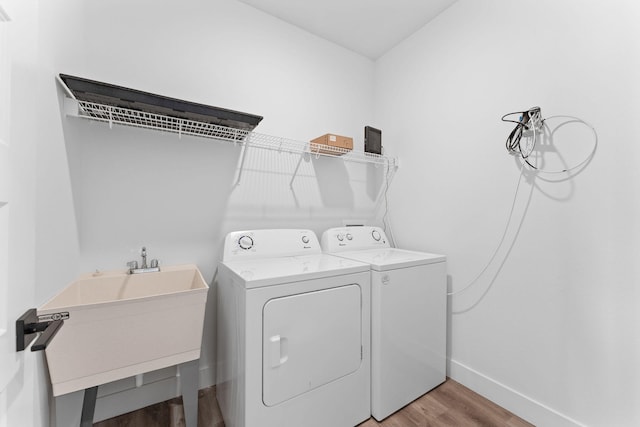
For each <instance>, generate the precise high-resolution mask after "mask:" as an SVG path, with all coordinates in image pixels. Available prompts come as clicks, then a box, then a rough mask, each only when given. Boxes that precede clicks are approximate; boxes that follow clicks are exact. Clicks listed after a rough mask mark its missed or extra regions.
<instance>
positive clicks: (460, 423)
mask: <svg viewBox="0 0 640 427" xmlns="http://www.w3.org/2000/svg"><path fill="white" fill-rule="evenodd" d="M138 426H141V427H182V426H184V418H183V411H182V399H181V398H176V399H172V400H169V401H167V402H162V403H158V404H156V405H152V406H149V407H146V408H143V409H140V410H138V411H135V412H130V413H128V414H124V415H120V416H118V417H115V418H111V419H109V420H105V421H101V422H99V423H95V424H94V427H138ZM377 426H382V427H432V426H433V427H440V426H443V427H444V426H455V427H473V426H483V427H484V426H486V427H500V426H505V427H531V426H533V424H529V423H528V422H526V421H524V420H522V419H521V418H518V417H517V416H515V415H513V414H512V413H511V412H509V411H507V410H505V409H504V408H501V407H500V406H498V405H496V404H495V403H493V402H491V401H489V400H487V399H485V398H484V397H482V396H480V395H479V394H477V393H474V392H473V391H471V390H469V389H468V388H466V387H464V386H463V385H461V384H459V383H457V382H455V381H453V380H452V379H447V381H446V382H445V383H444V384H442V385H440V386H439V387H437V388H436V389H434V390H432V391H430V392H429V393H427V394H425V395H424V396H422V397H420V398H418V399H416V400H415V401H413V402H412V403H410V404H409V405H407V406H405V407H404V408H402V409H401V410H399V411H398V412H396V413H395V414H393V415H391V416H389V417H388V418H386V419H384V420H383V421H382V422H377V421H376V420H374V419H373V418H370V419H369V420H367V421H365V422H363V423H362V424H359V425H358V426H357V427H377ZM198 427H224V423H223V421H222V417H221V416H220V409H219V408H218V402H217V401H216V396H215V387H211V388H207V389H204V390H200V392H199V394H198ZM300 427H304V426H300ZM327 427H331V426H327Z"/></svg>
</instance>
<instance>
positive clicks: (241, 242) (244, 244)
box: [238, 236, 253, 250]
mask: <svg viewBox="0 0 640 427" xmlns="http://www.w3.org/2000/svg"><path fill="white" fill-rule="evenodd" d="M238 246H240V248H241V249H244V250H247V249H251V248H252V247H253V239H252V238H251V237H250V236H242V237H240V238H239V239H238Z"/></svg>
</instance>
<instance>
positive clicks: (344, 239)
mask: <svg viewBox="0 0 640 427" xmlns="http://www.w3.org/2000/svg"><path fill="white" fill-rule="evenodd" d="M321 246H322V250H323V251H324V252H329V253H333V252H341V251H354V250H363V249H375V248H388V247H390V246H391V245H390V244H389V240H388V239H387V235H386V234H385V233H384V230H382V228H380V227H371V226H363V227H359V226H358V227H336V228H330V229H328V230H326V231H325V232H324V233H322V240H321Z"/></svg>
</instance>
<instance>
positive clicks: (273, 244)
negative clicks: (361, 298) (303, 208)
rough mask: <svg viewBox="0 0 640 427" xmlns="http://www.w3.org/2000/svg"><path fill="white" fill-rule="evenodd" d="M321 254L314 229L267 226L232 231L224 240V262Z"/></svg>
mask: <svg viewBox="0 0 640 427" xmlns="http://www.w3.org/2000/svg"><path fill="white" fill-rule="evenodd" d="M319 253H322V251H321V249H320V242H318V237H316V234H315V233H314V232H313V231H311V230H302V229H267V230H246V231H233V232H231V233H229V234H227V237H226V238H225V240H224V248H223V252H222V261H229V260H232V259H247V258H271V257H280V256H296V255H311V254H319Z"/></svg>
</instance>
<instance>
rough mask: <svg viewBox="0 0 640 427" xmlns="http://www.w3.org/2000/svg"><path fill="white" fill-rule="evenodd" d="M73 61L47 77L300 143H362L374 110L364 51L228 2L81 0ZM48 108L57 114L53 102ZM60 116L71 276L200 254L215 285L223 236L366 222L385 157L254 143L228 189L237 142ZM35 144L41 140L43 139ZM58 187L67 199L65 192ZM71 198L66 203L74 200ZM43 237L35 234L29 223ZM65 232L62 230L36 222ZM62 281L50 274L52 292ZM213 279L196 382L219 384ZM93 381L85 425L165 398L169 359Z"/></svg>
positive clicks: (65, 401)
mask: <svg viewBox="0 0 640 427" xmlns="http://www.w3.org/2000/svg"><path fill="white" fill-rule="evenodd" d="M81 20H82V22H83V29H82V30H81V32H80V33H79V34H80V35H79V36H78V37H80V38H81V39H82V43H83V44H82V46H83V48H82V51H81V52H80V53H79V56H80V59H81V60H79V61H76V62H75V63H74V62H72V61H69V60H67V61H66V62H62V60H60V63H59V64H58V66H57V68H56V69H55V70H52V74H53V73H60V72H61V73H66V74H71V75H77V76H80V77H86V78H91V79H95V80H100V81H104V82H109V83H113V84H118V85H122V86H127V87H132V88H136V89H139V90H144V91H149V92H154V93H159V94H162V95H166V96H171V97H175V98H180V99H185V100H189V101H194V102H200V103H204V104H209V105H215V106H220V107H224V108H231V109H236V110H240V111H245V112H248V113H253V114H259V115H263V116H264V120H263V121H262V122H261V123H260V125H259V126H258V127H257V128H256V131H258V132H260V133H264V134H270V135H276V136H283V137H288V138H292V139H297V140H302V141H308V140H309V139H311V138H314V137H316V136H319V135H322V134H324V133H327V132H333V133H338V134H342V135H348V136H352V137H353V138H354V144H355V147H356V148H355V149H357V150H362V149H363V148H362V144H363V127H364V126H365V125H375V123H373V122H372V118H373V71H374V65H373V62H372V61H370V60H368V59H366V58H364V57H362V56H359V55H357V54H354V53H352V52H349V51H347V50H345V49H343V48H341V47H338V46H337V45H334V44H331V43H328V42H326V41H324V40H322V39H319V38H317V37H315V36H312V35H310V34H308V33H306V32H304V31H302V30H300V29H298V28H296V27H293V26H291V25H288V24H285V23H284V22H282V21H279V20H277V19H275V18H273V17H270V16H268V15H265V14H264V13H262V12H259V11H257V10H255V9H253V8H251V7H248V6H246V5H244V4H242V3H239V2H236V1H235V0H218V1H214V2H205V1H196V0H191V1H186V2H163V3H162V6H161V7H159V6H158V3H157V2H155V1H152V0H144V1H136V2H129V1H125V0H117V1H110V2H89V3H85V4H84V13H83V15H82V18H81ZM58 113H59V111H58ZM59 114H60V119H59V120H60V121H61V123H62V130H63V132H64V139H65V144H64V146H58V145H56V146H55V147H49V148H48V149H47V150H48V151H47V153H48V155H50V156H51V158H52V166H51V167H53V168H56V169H57V168H68V170H67V172H68V174H69V177H68V180H69V183H70V184H69V183H61V184H60V186H59V188H56V189H51V193H49V194H47V195H46V196H43V198H44V199H46V200H59V201H60V202H61V204H62V209H63V212H65V215H66V216H67V218H68V219H74V221H75V226H76V228H77V233H78V234H77V239H78V240H77V243H78V247H79V260H78V262H77V265H76V268H77V272H78V273H80V272H86V271H94V270H95V269H100V270H109V269H119V268H124V266H125V263H126V262H127V261H129V260H131V259H137V258H139V250H140V247H141V246H143V245H146V246H147V252H148V254H149V257H150V258H158V259H159V260H160V264H161V265H168V264H179V263H196V264H197V265H198V267H199V268H200V270H201V271H202V273H203V275H204V277H205V279H206V280H207V281H208V282H210V281H211V280H212V278H213V275H214V271H215V269H216V264H217V260H218V256H219V250H220V245H221V243H222V239H223V238H224V236H225V234H226V233H227V232H229V231H231V230H237V229H249V228H278V227H304V228H311V229H312V230H314V231H316V232H317V233H320V232H322V231H323V230H324V229H326V228H328V227H330V226H336V225H342V220H343V219H350V218H357V219H365V220H368V221H376V218H377V216H378V213H379V207H380V206H381V204H380V198H379V197H378V194H379V192H380V188H381V185H382V182H383V179H382V177H383V176H384V168H382V167H374V166H365V165H361V164H351V163H346V162H342V161H341V160H336V159H322V158H320V159H316V158H311V159H309V160H308V161H303V162H302V165H301V167H300V171H299V173H298V175H297V177H296V179H295V180H294V181H293V188H290V186H289V184H290V181H291V177H292V173H293V171H294V169H295V167H296V164H297V162H298V160H299V157H298V156H297V155H292V154H287V153H277V152H271V151H261V150H250V151H249V152H248V153H247V158H246V161H245V165H244V168H243V169H242V174H241V177H240V181H239V184H238V185H235V184H236V182H237V176H238V174H239V169H238V164H239V162H240V155H241V150H240V147H236V146H233V145H228V144H223V143H219V142H215V141H210V140H206V139H201V138H194V137H182V138H178V136H177V135H174V134H166V133H159V132H154V131H149V130H142V129H136V128H125V127H117V126H116V127H114V128H113V129H110V128H109V127H108V125H106V124H102V123H96V122H88V121H84V120H81V119H77V118H68V117H64V116H62V115H61V113H59ZM43 150H44V149H43ZM69 192H70V194H71V196H70V197H71V199H70V198H69ZM69 209H71V211H69ZM39 233H40V231H39ZM42 233H45V234H49V235H50V236H51V237H52V238H53V240H52V241H53V242H56V241H58V240H59V239H60V236H58V232H57V231H49V232H47V231H42ZM65 285H66V282H62V281H58V282H56V283H55V288H51V287H49V288H47V289H46V291H47V292H48V293H49V294H50V295H53V294H54V293H55V292H56V291H57V290H59V289H61V288H62V287H63V286H65ZM215 302H216V300H215V289H214V290H212V292H210V293H209V300H208V304H207V311H206V316H205V328H204V337H203V349H202V357H201V366H200V369H201V378H200V380H201V381H200V386H201V387H206V386H209V385H212V384H214V383H215V362H216V361H215V316H216V313H215ZM145 382H146V384H145V386H143V388H142V389H139V390H138V389H133V381H131V380H127V381H122V382H120V383H118V384H111V385H108V386H105V387H101V389H100V390H99V399H98V404H97V407H96V417H95V419H96V420H100V419H103V418H108V417H112V416H114V415H117V414H119V413H124V412H128V411H130V410H133V409H136V408H138V407H141V406H145V405H148V404H150V403H154V402H155V401H161V400H165V399H167V398H169V397H173V396H174V395H175V393H176V385H177V382H176V380H175V369H173V370H172V369H168V370H164V371H162V372H157V373H154V374H152V375H149V376H145ZM80 405H81V396H80V394H78V393H76V394H73V395H69V396H65V397H63V398H60V399H57V405H56V408H57V411H58V414H57V420H58V424H59V425H67V424H72V423H74V422H76V421H77V420H76V418H78V417H79V408H80Z"/></svg>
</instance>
